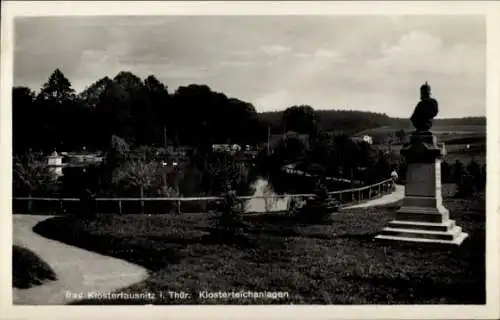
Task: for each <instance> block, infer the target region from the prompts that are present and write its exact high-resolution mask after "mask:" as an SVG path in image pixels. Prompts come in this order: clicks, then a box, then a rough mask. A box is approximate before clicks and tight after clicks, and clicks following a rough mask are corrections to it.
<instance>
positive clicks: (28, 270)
mask: <svg viewBox="0 0 500 320" xmlns="http://www.w3.org/2000/svg"><path fill="white" fill-rule="evenodd" d="M48 280H56V274H55V273H54V270H52V268H51V267H50V266H49V265H48V264H47V263H46V262H45V261H43V260H42V259H40V257H38V256H37V255H36V254H35V253H33V252H31V251H30V250H28V249H26V248H23V247H20V246H17V245H14V246H13V247H12V285H13V286H14V287H15V288H19V289H27V288H31V287H33V286H35V285H41V284H42V283H44V282H45V281H48Z"/></svg>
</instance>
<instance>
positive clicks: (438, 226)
mask: <svg viewBox="0 0 500 320" xmlns="http://www.w3.org/2000/svg"><path fill="white" fill-rule="evenodd" d="M388 227H390V228H395V229H415V230H427V231H444V232H446V231H449V230H452V229H453V228H454V227H455V220H451V219H449V220H448V221H447V222H442V223H439V222H421V221H406V220H402V221H401V220H392V221H391V222H389V225H388Z"/></svg>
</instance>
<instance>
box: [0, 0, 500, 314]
mask: <svg viewBox="0 0 500 320" xmlns="http://www.w3.org/2000/svg"><path fill="white" fill-rule="evenodd" d="M186 14H189V15H234V14H242V15H263V14H266V15H271V14H272V15H285V14H286V15H290V14H294V15H303V14H311V15H324V14H332V15H360V14H363V15H394V14H406V15H423V14H424V15H460V14H480V15H485V16H486V17H487V32H488V34H487V40H488V42H487V113H486V115H487V121H488V123H487V135H488V141H487V148H488V153H487V166H488V178H487V221H488V222H487V228H486V229H487V233H486V235H487V247H486V252H487V305H486V306H445V305H429V306H397V305H390V306H325V307H323V306H272V307H271V306H248V307H247V306H192V307H186V306H184V307H180V306H153V307H144V306H138V307H126V306H123V307H122V306H120V307H114V306H109V307H106V308H103V307H98V306H92V307H83V306H71V307H67V306H56V307H48V306H47V307H45V306H38V307H24V306H12V298H11V295H12V292H11V283H12V282H11V280H12V279H11V277H12V275H11V260H12V257H11V251H10V248H9V247H11V246H9V244H11V243H12V219H11V216H10V214H9V213H10V212H12V210H11V201H10V199H11V181H12V180H11V179H12V177H11V174H12V172H11V168H12V167H11V162H12V160H11V135H12V132H11V121H10V119H11V109H10V107H9V106H10V105H11V88H12V81H13V32H12V31H13V18H14V17H20V16H24V17H29V16H31V17H33V16H83V15H87V16H89V15H90V16H95V15H186ZM499 33H500V3H499V2H481V1H477V2H476V1H470V2H468V1H457V2H452V1H439V2H438V1H435V2H432V1H413V2H410V1H408V2H406V1H404V2H396V1H387V2H382V1H381V2H378V1H377V2H375V1H369V2H368V1H367V2H361V1H359V2H354V1H349V2H313V1H303V2H271V1H262V2H255V1H254V2H243V1H242V2H220V1H219V2H208V1H207V2H194V1H187V2H180V1H179V2H177V1H175V2H174V1H168V2H167V1H165V2H161V1H130V2H123V1H116V2H115V1H113V2H111V1H100V2H99V1H74V2H71V1H34V2H30V1H19V2H14V1H2V19H1V50H2V51H1V52H2V53H1V58H2V59H1V87H0V96H1V102H0V106H1V107H0V152H1V155H2V157H0V177H2V183H1V185H0V194H1V195H0V209H1V210H0V228H2V230H1V232H0V236H1V239H2V240H1V241H2V244H3V245H2V247H3V248H9V249H8V250H1V254H2V257H0V261H1V269H0V270H2V272H1V273H0V274H1V277H0V279H1V282H0V284H1V285H2V288H3V291H4V292H2V293H0V301H1V308H0V310H1V311H0V313H1V314H2V318H3V317H5V316H7V317H8V319H12V318H16V319H21V318H22V319H24V318H30V319H34V318H45V317H47V318H49V319H57V318H62V319H67V318H68V315H71V317H72V318H75V317H82V318H83V319H87V318H89V317H101V316H102V317H103V318H118V319H135V318H148V319H149V318H152V317H157V318H176V319H177V318H178V319H187V318H189V319H200V318H206V319H217V320H219V319H225V318H227V319H233V318H238V319H247V318H248V319H250V318H266V319H308V318H313V319H320V318H321V319H323V318H325V319H326V318H328V319H332V318H342V319H362V318H369V319H417V318H426V319H495V318H500V311H499V303H500V295H499V291H500V289H499V288H500V284H499V278H498V271H499V269H500V266H499V260H498V253H499V248H500V236H499V232H498V231H500V230H498V226H499V225H500V221H499V213H500V210H499V205H498V195H499V194H500V193H499V190H498V183H499V182H500V181H499V178H500V170H498V167H497V165H498V163H499V162H498V155H499V154H498V150H499V145H500V139H499V138H500V136H499V131H498V123H499V120H500V118H499V117H500V115H499V112H498V109H499V106H500V104H499V92H500V81H499V75H500V63H499V58H500V50H499V48H500V46H499V44H500V41H499V39H500V34H499ZM67 308H71V309H67Z"/></svg>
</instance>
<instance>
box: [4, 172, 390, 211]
mask: <svg viewBox="0 0 500 320" xmlns="http://www.w3.org/2000/svg"><path fill="white" fill-rule="evenodd" d="M393 188H394V181H393V179H386V180H383V181H380V182H378V183H375V184H372V185H369V186H364V187H359V188H352V189H345V190H338V191H331V192H329V193H328V194H329V196H330V198H331V199H333V200H335V201H337V202H338V204H339V207H345V206H349V205H352V204H356V203H361V202H364V201H369V200H372V199H374V198H378V197H381V196H383V195H385V194H388V193H391V192H392V191H393ZM314 196H315V195H314V194H312V193H305V194H282V195H277V194H273V195H263V196H239V197H238V198H239V199H240V200H244V201H242V209H243V210H244V211H245V212H246V213H258V212H259V213H260V212H269V211H288V209H289V206H290V202H291V200H292V199H295V200H303V199H306V198H311V197H314ZM221 199H222V198H221V197H146V198H137V197H129V198H95V199H94V200H95V202H94V203H95V210H96V211H97V212H102V213H116V212H118V213H119V214H122V213H133V212H135V213H137V212H142V213H144V212H148V213H167V212H172V211H174V212H177V213H178V214H180V213H182V212H200V211H201V212H203V211H212V210H216V206H213V204H214V203H215V202H216V201H219V200H221ZM12 200H13V207H14V211H17V212H27V213H34V212H44V213H46V212H51V213H55V214H57V213H59V214H61V213H65V212H72V211H73V210H75V211H78V210H79V205H81V203H80V202H81V199H79V198H44V197H13V198H12ZM258 200H262V203H258ZM280 201H281V202H280ZM196 202H198V204H197V203H196ZM37 203H38V204H39V205H38V206H37V207H35V208H33V204H37ZM125 203H127V205H128V208H124V204H125ZM131 203H135V206H132V205H131ZM138 203H139V204H140V206H139V207H138V206H137V204H138ZM22 204H27V206H26V207H24V206H23V205H22ZM273 205H274V208H273ZM71 207H73V208H71ZM183 207H184V208H183ZM125 209H127V210H125ZM183 209H184V210H183ZM25 210H26V211H25Z"/></svg>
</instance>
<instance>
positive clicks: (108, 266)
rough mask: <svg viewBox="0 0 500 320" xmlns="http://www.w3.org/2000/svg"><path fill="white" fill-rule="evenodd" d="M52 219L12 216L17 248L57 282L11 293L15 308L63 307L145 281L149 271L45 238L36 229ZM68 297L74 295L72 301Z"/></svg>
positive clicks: (33, 216) (38, 216) (14, 289)
mask: <svg viewBox="0 0 500 320" xmlns="http://www.w3.org/2000/svg"><path fill="white" fill-rule="evenodd" d="M48 218H51V216H40V215H36V216H35V215H16V214H14V215H13V235H14V244H17V245H20V246H23V247H25V248H27V249H29V250H31V251H33V252H34V253H36V254H37V255H38V256H40V257H41V258H42V259H43V260H44V261H45V262H47V263H48V264H49V265H50V266H51V267H52V269H53V270H54V271H55V272H56V274H57V278H58V280H56V281H51V282H47V283H44V284H42V285H40V286H35V287H32V288H29V289H17V288H13V290H12V301H13V304H14V305H61V304H67V303H69V302H72V301H75V300H78V297H75V295H79V294H81V295H82V296H83V297H84V298H87V296H88V294H89V293H92V292H105V293H107V292H111V291H115V290H117V289H120V288H124V287H128V286H130V285H132V284H134V283H137V282H140V281H142V280H144V279H145V278H146V277H147V276H148V273H147V270H146V269H144V268H142V267H140V266H137V265H134V264H131V263H129V262H126V261H123V260H120V259H115V258H112V257H108V256H103V255H100V254H98V253H94V252H90V251H87V250H83V249H80V248H77V247H73V246H69V245H66V244H63V243H61V242H58V241H54V240H50V239H47V238H44V237H42V236H40V235H38V234H36V233H35V232H33V227H34V226H35V225H36V224H37V223H38V222H40V221H43V220H45V219H48ZM69 294H72V295H73V296H72V297H71V296H70V295H69Z"/></svg>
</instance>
